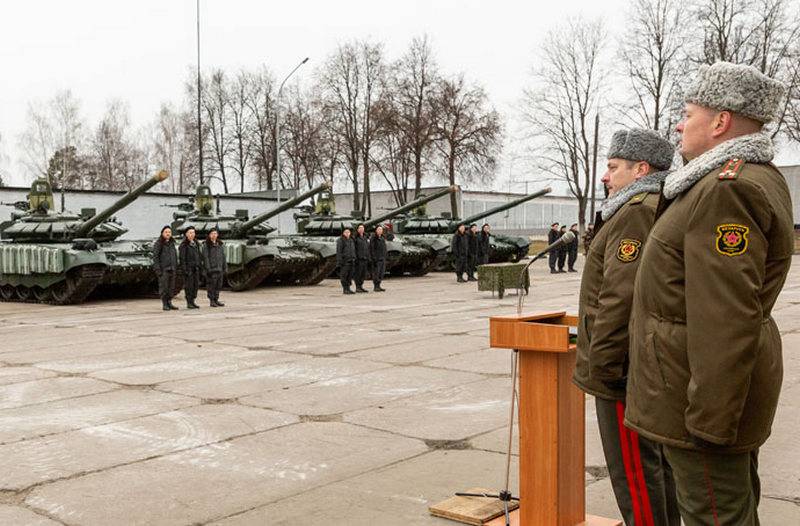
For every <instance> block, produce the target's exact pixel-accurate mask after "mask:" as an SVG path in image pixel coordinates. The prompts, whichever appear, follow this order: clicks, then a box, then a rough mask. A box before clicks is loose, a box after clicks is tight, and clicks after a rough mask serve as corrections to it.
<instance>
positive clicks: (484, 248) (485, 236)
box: [478, 223, 492, 265]
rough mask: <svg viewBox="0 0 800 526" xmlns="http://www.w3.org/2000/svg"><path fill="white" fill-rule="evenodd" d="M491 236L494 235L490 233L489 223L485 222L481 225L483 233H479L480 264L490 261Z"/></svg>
mask: <svg viewBox="0 0 800 526" xmlns="http://www.w3.org/2000/svg"><path fill="white" fill-rule="evenodd" d="M490 237H492V236H491V234H490V233H489V225H488V224H486V223H484V225H483V227H481V233H480V234H478V265H485V264H487V263H489V250H490V248H491V241H490V239H489V238H490Z"/></svg>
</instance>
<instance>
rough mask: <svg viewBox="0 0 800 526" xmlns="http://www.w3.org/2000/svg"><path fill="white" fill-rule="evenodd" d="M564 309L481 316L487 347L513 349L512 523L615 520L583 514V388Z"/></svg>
mask: <svg viewBox="0 0 800 526" xmlns="http://www.w3.org/2000/svg"><path fill="white" fill-rule="evenodd" d="M577 324H578V318H577V317H575V316H568V315H567V314H566V313H564V312H550V313H543V314H536V315H530V316H496V317H492V318H490V319H489V341H490V345H491V347H498V348H503V349H516V350H517V351H519V376H520V379H519V472H520V473H519V493H520V507H519V514H520V516H519V524H524V525H532V526H533V525H535V526H576V525H585V526H601V525H602V526H615V525H621V524H622V523H621V522H620V521H616V520H610V519H603V518H600V517H593V516H586V512H585V508H586V489H585V480H586V479H585V477H586V475H585V474H584V468H585V444H584V442H585V435H584V427H585V413H584V402H585V396H584V394H583V392H582V391H581V390H580V389H578V388H577V387H576V386H575V384H573V383H572V372H573V370H574V368H575V344H574V343H570V335H569V328H570V327H576V326H577Z"/></svg>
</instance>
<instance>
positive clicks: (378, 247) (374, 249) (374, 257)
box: [369, 225, 387, 292]
mask: <svg viewBox="0 0 800 526" xmlns="http://www.w3.org/2000/svg"><path fill="white" fill-rule="evenodd" d="M386 253H387V252H386V238H385V237H384V235H383V227H382V226H380V225H378V226H377V227H376V228H375V233H374V234H372V237H371V238H370V240H369V259H370V261H371V262H372V285H373V287H374V288H373V290H374V291H375V292H384V291H385V290H386V289H384V288H382V287H381V281H383V275H384V274H385V273H386Z"/></svg>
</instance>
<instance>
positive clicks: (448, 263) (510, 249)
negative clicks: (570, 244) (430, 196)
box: [392, 188, 551, 271]
mask: <svg viewBox="0 0 800 526" xmlns="http://www.w3.org/2000/svg"><path fill="white" fill-rule="evenodd" d="M550 191H551V189H550V188H545V189H544V190H541V191H539V192H535V193H533V194H529V195H526V196H523V197H520V198H517V199H514V200H513V201H509V202H507V203H503V204H502V205H499V206H496V207H493V208H490V209H488V210H485V211H483V212H479V213H477V214H475V215H472V216H470V217H467V218H465V219H463V220H460V221H459V220H455V219H452V218H449V217H429V216H428V215H427V214H426V213H425V209H424V208H416V209H415V210H414V213H413V214H411V215H409V216H407V217H403V218H399V219H397V220H395V221H394V222H393V223H392V229H393V230H394V231H395V233H397V237H399V238H401V239H403V240H414V241H421V240H427V241H432V240H440V241H441V242H444V243H446V244H447V253H448V255H447V258H445V259H444V260H443V261H442V263H441V265H439V266H438V267H437V270H446V271H449V270H452V269H453V268H454V267H453V258H452V255H451V254H450V240H451V238H452V235H453V233H454V232H455V231H456V230H457V229H458V225H460V224H462V223H463V224H465V225H467V226H469V225H470V224H472V223H476V222H477V221H480V220H481V219H483V218H486V217H489V216H491V215H493V214H496V213H498V212H502V211H504V210H508V209H510V208H514V207H515V206H518V205H521V204H522V203H525V202H526V201H530V200H531V199H535V198H536V197H541V196H543V195H545V194H548V193H550ZM489 242H490V245H489V262H490V263H504V262H515V261H519V260H520V259H522V258H524V257H525V256H527V255H528V247H529V246H530V240H529V239H527V238H525V237H521V236H506V235H498V234H492V236H491V237H490V238H489Z"/></svg>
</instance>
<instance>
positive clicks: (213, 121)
mask: <svg viewBox="0 0 800 526" xmlns="http://www.w3.org/2000/svg"><path fill="white" fill-rule="evenodd" d="M202 104H203V107H204V109H205V116H206V122H205V126H208V138H209V142H210V147H211V155H210V156H209V157H210V159H209V160H210V161H211V167H212V168H213V169H214V171H215V172H216V173H217V174H219V179H220V181H221V182H222V188H223V191H224V192H225V193H226V194H227V193H228V173H227V168H228V164H227V163H228V159H229V157H230V156H231V154H232V153H233V150H234V142H233V132H232V130H231V115H230V114H231V100H230V94H229V92H228V83H227V79H226V77H225V72H224V71H222V70H221V69H217V70H215V71H213V72H212V73H211V77H210V80H209V81H208V82H207V83H205V84H204V89H203V101H202Z"/></svg>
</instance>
